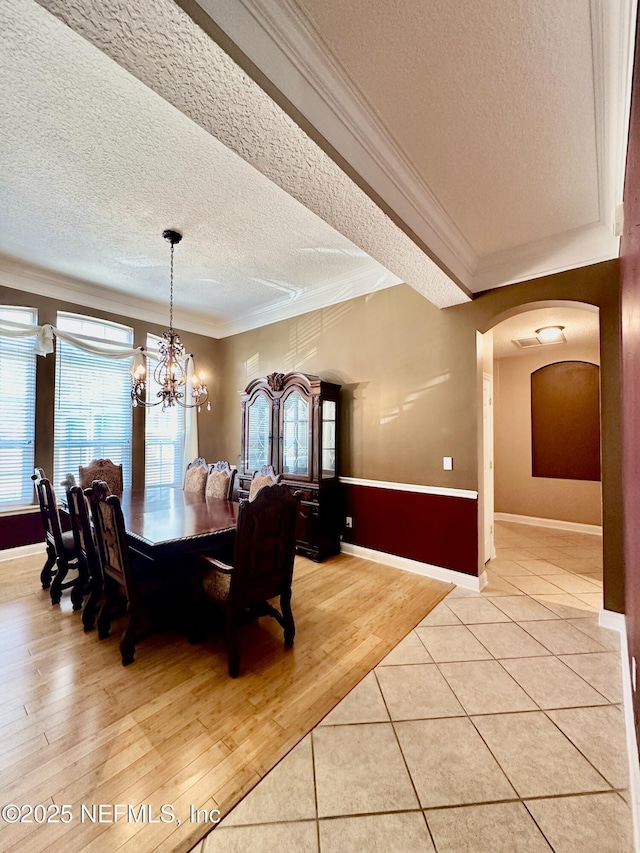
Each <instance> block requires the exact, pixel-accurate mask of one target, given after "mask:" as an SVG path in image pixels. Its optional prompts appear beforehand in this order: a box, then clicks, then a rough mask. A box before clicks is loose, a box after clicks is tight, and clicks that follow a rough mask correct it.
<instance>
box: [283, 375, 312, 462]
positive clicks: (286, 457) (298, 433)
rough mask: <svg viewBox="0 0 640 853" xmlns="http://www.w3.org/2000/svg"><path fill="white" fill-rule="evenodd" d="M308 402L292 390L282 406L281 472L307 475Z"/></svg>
mask: <svg viewBox="0 0 640 853" xmlns="http://www.w3.org/2000/svg"><path fill="white" fill-rule="evenodd" d="M309 468H310V465H309V402H308V401H307V400H305V399H304V397H303V396H302V394H300V392H299V391H292V392H291V393H290V394H289V395H288V396H287V397H286V399H285V400H284V403H283V407H282V473H283V474H285V475H286V474H289V475H293V476H294V477H308V476H309Z"/></svg>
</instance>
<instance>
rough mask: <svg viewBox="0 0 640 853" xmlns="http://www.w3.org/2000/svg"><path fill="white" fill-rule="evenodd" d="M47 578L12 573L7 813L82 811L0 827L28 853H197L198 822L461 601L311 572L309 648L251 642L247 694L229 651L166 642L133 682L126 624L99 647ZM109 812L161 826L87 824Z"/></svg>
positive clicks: (331, 569)
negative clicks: (10, 809)
mask: <svg viewBox="0 0 640 853" xmlns="http://www.w3.org/2000/svg"><path fill="white" fill-rule="evenodd" d="M0 556H1V552H0ZM43 562H44V557H43V555H42V556H40V555H37V556H29V557H23V558H21V559H19V560H15V559H12V560H5V561H3V562H0V684H1V687H0V691H1V693H0V695H1V696H2V700H1V704H0V806H2V805H4V804H8V803H9V804H15V805H18V806H21V805H23V804H26V805H30V806H35V805H36V804H45V805H46V804H55V805H57V806H61V805H63V804H68V805H70V806H71V814H72V815H73V819H72V821H71V822H70V823H68V824H45V825H39V824H37V823H30V824H25V823H22V824H18V823H16V824H8V823H6V822H2V821H0V846H1V848H2V850H3V851H13V850H16V851H18V850H19V851H20V853H27V851H44V850H47V851H53V853H56V851H64V853H74V851H96V853H105V851H109V853H115V851H121V850H126V851H135V853H147V851H148V852H149V853H150V851H172V853H173V851H188V850H189V849H190V848H191V847H192V846H193V845H194V844H195V843H196V842H197V841H198V840H199V839H200V838H202V837H203V836H204V835H205V834H206V832H208V831H209V830H210V829H211V828H212V826H213V825H212V824H207V823H195V822H191V821H190V820H189V816H190V806H193V807H194V808H196V809H202V808H206V809H215V808H217V809H219V810H220V812H221V814H222V815H224V814H226V813H227V812H228V811H229V810H230V809H231V808H232V807H233V806H234V805H235V804H236V803H237V802H238V800H239V799H240V798H241V797H242V796H244V794H246V793H247V791H249V790H250V789H251V788H252V787H253V786H254V785H255V784H256V783H257V782H258V781H259V780H260V778H261V777H262V776H264V775H265V774H266V773H267V772H268V771H269V770H270V769H271V768H272V767H273V766H274V765H275V764H276V763H277V762H278V761H279V760H280V759H281V758H282V757H283V756H284V755H286V753H287V752H288V751H289V750H290V749H291V748H292V747H293V746H294V745H295V744H296V743H297V742H298V741H299V740H300V739H301V738H302V737H303V736H304V735H305V734H306V733H307V732H308V731H310V730H311V728H313V726H315V725H316V724H317V723H318V721H319V720H320V719H322V717H324V716H325V714H327V713H328V711H329V710H331V708H333V707H334V705H335V704H336V703H337V702H338V701H339V700H340V699H341V698H343V697H344V696H345V695H346V694H347V693H348V691H349V690H350V689H351V688H352V687H354V686H355V685H356V684H357V683H358V682H359V681H360V680H361V679H362V678H363V676H364V675H365V674H366V673H367V672H369V671H370V670H371V669H372V668H373V667H374V666H375V665H376V664H377V663H378V662H379V661H380V660H381V659H382V658H383V657H384V656H385V655H386V654H387V653H388V652H389V651H390V650H391V649H392V648H393V647H394V646H395V645H396V644H397V643H398V642H399V640H400V639H402V638H403V637H404V636H405V635H406V634H407V633H408V632H409V631H410V630H411V629H412V628H414V627H415V625H416V624H417V623H418V622H419V621H420V620H421V619H422V618H423V617H424V616H425V615H426V613H427V612H428V611H429V610H430V609H431V608H432V607H434V606H435V605H436V604H437V603H438V601H440V600H441V598H442V597H443V596H444V595H445V594H446V593H447V592H448V591H449V590H450V589H451V587H450V585H448V584H444V583H439V582H437V581H432V580H429V579H427V578H423V577H420V576H418V575H413V574H410V573H408V572H403V571H399V570H397V569H392V568H389V567H386V566H381V565H377V564H375V563H370V562H367V561H364V560H360V559H358V558H355V557H349V556H346V555H340V556H338V557H335V558H333V559H331V560H328V561H327V562H325V563H322V564H315V563H312V562H311V561H309V560H306V559H304V558H300V557H298V558H297V560H296V569H295V580H294V588H293V611H294V617H295V619H296V629H297V632H296V641H295V646H294V648H293V649H285V648H284V646H283V643H282V633H281V630H280V628H279V626H278V625H277V624H276V622H275V621H274V620H273V619H260V620H259V621H258V622H256V623H253V624H251V625H248V626H245V627H244V628H243V629H242V631H243V632H242V638H241V643H242V646H241V648H242V659H241V675H240V678H238V679H235V680H232V679H230V678H229V677H228V675H227V668H226V656H225V654H224V648H223V645H222V641H221V639H220V638H218V637H217V636H215V635H213V636H211V637H210V638H209V639H208V640H207V641H205V642H204V643H202V644H201V645H198V646H191V645H190V644H189V643H188V641H187V640H186V639H185V638H184V637H181V636H179V635H177V634H167V633H164V634H159V635H154V636H152V637H150V638H149V639H147V640H145V641H144V642H142V643H141V644H140V645H139V646H138V647H137V650H136V660H135V662H134V663H133V664H132V665H131V666H129V667H126V668H125V667H123V666H122V665H121V663H120V656H119V653H118V641H119V634H120V630H119V627H120V626H119V625H118V623H115V624H114V632H113V635H112V636H111V637H109V638H108V639H107V640H104V641H99V640H98V638H97V635H96V633H95V632H92V633H89V634H84V633H83V631H82V625H81V622H80V615H79V613H73V612H72V610H71V604H70V602H69V600H68V593H66V594H65V595H64V597H63V601H62V605H61V606H60V607H52V606H51V604H50V601H49V597H48V593H47V592H44V591H42V590H41V589H40V588H39V583H38V577H39V571H40V568H41V567H42V564H43ZM100 804H106V805H107V806H108V808H106V809H105V811H104V812H103V817H104V818H106V819H107V821H111V820H112V815H113V812H112V809H111V807H112V806H113V804H124V805H131V806H133V807H134V808H135V810H136V812H137V810H138V807H139V806H140V805H141V804H148V807H149V809H150V810H151V811H150V814H148V815H147V817H148V820H147V821H145V822H135V821H134V820H132V819H131V818H129V819H128V820H127V818H126V816H125V817H120V819H119V820H118V821H117V822H103V823H99V822H96V823H93V822H91V821H90V820H89V818H88V817H87V816H86V815H85V817H84V820H82V811H81V806H82V805H84V806H87V807H89V809H90V808H91V807H93V806H98V805H100ZM162 805H170V806H172V807H173V815H174V816H175V818H177V819H179V820H180V825H178V821H177V820H175V821H173V822H169V823H167V822H162V821H161V814H162V813H161V806H162ZM169 814H170V813H167V815H169ZM151 819H153V821H156V822H152V821H151ZM96 820H97V818H96Z"/></svg>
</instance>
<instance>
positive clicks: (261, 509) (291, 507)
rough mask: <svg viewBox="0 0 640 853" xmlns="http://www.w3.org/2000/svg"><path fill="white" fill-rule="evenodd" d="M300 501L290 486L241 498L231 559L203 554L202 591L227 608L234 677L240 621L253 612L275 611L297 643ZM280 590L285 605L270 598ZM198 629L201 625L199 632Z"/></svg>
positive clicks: (290, 639)
mask: <svg viewBox="0 0 640 853" xmlns="http://www.w3.org/2000/svg"><path fill="white" fill-rule="evenodd" d="M297 505H298V499H297V497H296V496H294V495H292V494H291V492H290V491H289V489H288V488H287V487H286V486H280V485H274V486H272V487H271V488H263V489H261V490H260V492H259V493H258V494H257V495H256V497H255V499H254V500H253V501H251V502H250V501H240V509H239V513H238V524H237V528H236V536H235V544H234V549H233V558H232V562H231V564H227V563H224V562H223V561H222V560H220V559H218V558H217V557H215V556H208V555H201V556H200V557H199V558H198V560H199V569H200V571H201V572H202V575H201V588H202V592H203V593H204V594H205V596H206V599H207V600H208V601H211V602H213V604H214V605H217V606H218V607H219V608H221V609H222V610H223V612H224V624H225V640H226V647H227V655H228V667H229V675H230V676H231V677H232V678H236V677H237V676H238V674H239V671H240V646H239V639H238V624H239V622H240V621H241V620H243V619H246V617H247V615H250V616H251V617H257V616H273V617H274V618H275V619H276V621H277V622H278V623H279V624H280V625H281V626H282V628H283V629H284V644H285V646H287V647H288V646H292V645H293V638H294V635H295V623H294V619H293V613H292V611H291V581H292V578H293V561H294V555H295V525H296V516H297ZM278 596H279V598H280V611H278V610H277V609H276V608H275V607H273V606H272V605H271V604H269V599H272V598H275V597H278ZM198 609H199V608H198ZM197 616H198V614H196V618H197ZM196 632H197V625H196V628H195V631H194V638H195V635H196Z"/></svg>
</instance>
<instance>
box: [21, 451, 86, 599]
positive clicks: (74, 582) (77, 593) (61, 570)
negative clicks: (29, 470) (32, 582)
mask: <svg viewBox="0 0 640 853" xmlns="http://www.w3.org/2000/svg"><path fill="white" fill-rule="evenodd" d="M41 473H44V472H43V471H42V469H41V468H36V469H35V473H34V475H33V479H34V482H35V487H36V494H37V496H38V505H39V507H40V518H41V520H42V526H43V530H44V542H45V546H46V549H47V559H46V562H45V564H44V567H43V569H42V571H41V572H40V582H41V583H42V588H43V589H50V595H51V603H52V604H60V599H61V598H62V591H63V590H64V589H69V588H71V601H72V603H73V609H74V610H80V608H81V607H82V600H83V597H84V592H83V587H84V583H85V581H86V575H85V574H84V571H83V570H82V566H81V564H80V562H79V559H78V552H77V550H76V545H75V540H74V536H73V531H72V530H65V531H63V530H62V525H61V524H60V514H59V512H58V503H57V501H56V494H55V492H54V490H53V486H52V485H51V483H50V482H49V480H48V479H47V478H46V477H42V476H40V475H41ZM54 566H55V567H56V568H55V569H54ZM70 570H78V575H77V576H76V577H75V578H73V579H71V580H66V577H67V574H68V573H69V571H70Z"/></svg>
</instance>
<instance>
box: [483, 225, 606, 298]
mask: <svg viewBox="0 0 640 853" xmlns="http://www.w3.org/2000/svg"><path fill="white" fill-rule="evenodd" d="M619 249H620V238H619V237H614V236H613V233H612V232H611V231H610V230H609V228H608V227H607V226H606V225H603V224H602V223H600V222H596V223H592V224H591V225H586V226H585V227H584V228H576V229H573V230H572V231H567V232H566V233H565V234H555V235H553V236H552V237H549V238H547V239H546V240H538V241H536V242H534V243H527V244H526V245H524V246H517V247H516V248H515V249H508V250H506V251H504V252H496V253H495V254H493V255H487V256H486V257H485V258H483V259H482V261H481V263H480V266H479V268H478V271H477V272H476V274H475V276H474V279H473V287H472V291H473V292H474V293H480V292H482V291H484V290H491V289H492V288H494V287H503V286H504V285H507V284H515V283H516V282H519V281H528V280H529V279H532V278H541V277H542V276H546V275H553V274H554V273H559V272H564V271H565V270H570V269H576V267H583V266H588V265H590V264H597V263H600V262H601V261H610V260H612V259H613V258H617V257H618V255H619Z"/></svg>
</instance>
